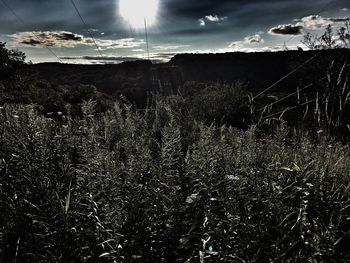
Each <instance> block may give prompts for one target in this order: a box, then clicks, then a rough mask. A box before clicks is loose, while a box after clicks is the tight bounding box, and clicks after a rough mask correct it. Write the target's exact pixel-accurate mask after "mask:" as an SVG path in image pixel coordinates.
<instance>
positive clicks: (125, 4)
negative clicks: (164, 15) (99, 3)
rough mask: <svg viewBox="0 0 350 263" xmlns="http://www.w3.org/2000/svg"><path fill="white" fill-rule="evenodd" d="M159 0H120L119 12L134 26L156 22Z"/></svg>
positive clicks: (138, 26)
mask: <svg viewBox="0 0 350 263" xmlns="http://www.w3.org/2000/svg"><path fill="white" fill-rule="evenodd" d="M158 4H159V0H119V13H120V15H121V16H122V17H123V18H124V19H125V20H126V21H127V22H129V23H130V25H131V26H132V27H135V28H140V27H143V26H144V21H145V19H146V22H147V25H149V26H150V25H152V24H154V23H155V22H156V18H157V12H158Z"/></svg>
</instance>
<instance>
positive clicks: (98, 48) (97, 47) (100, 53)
mask: <svg viewBox="0 0 350 263" xmlns="http://www.w3.org/2000/svg"><path fill="white" fill-rule="evenodd" d="M71 3H72V5H73V7H74V9H75V11H76V12H77V14H78V16H79V17H80V20H81V22H82V23H83V25H84V26H85V29H86V30H87V32H88V33H89V35H90V37H91V39H92V40H93V42H94V44H95V47H96V49H97V51H98V53H99V55H100V56H101V57H103V55H102V52H101V50H100V47H99V46H98V44H97V42H96V39H95V37H94V35H93V34H92V32H91V30H90V29H89V27H88V26H87V24H86V22H85V20H84V18H83V16H82V15H81V13H80V11H79V9H78V7H77V5H76V4H75V2H74V0H71Z"/></svg>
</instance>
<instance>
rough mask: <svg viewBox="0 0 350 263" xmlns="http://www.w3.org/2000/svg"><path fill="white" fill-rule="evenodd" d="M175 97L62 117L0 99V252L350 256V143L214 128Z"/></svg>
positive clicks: (157, 258) (76, 257)
mask: <svg viewBox="0 0 350 263" xmlns="http://www.w3.org/2000/svg"><path fill="white" fill-rule="evenodd" d="M171 101H172V102H171V103H167V102H165V101H162V100H160V101H159V102H158V104H157V107H156V108H152V109H149V110H147V111H143V112H137V111H134V110H132V107H131V106H130V105H128V104H121V103H116V104H115V105H114V107H113V109H111V110H109V111H107V112H105V113H103V114H97V113H96V112H94V107H95V103H93V102H92V101H88V102H84V103H83V109H82V112H83V116H82V118H80V119H71V118H69V117H68V119H67V120H66V122H64V123H62V122H59V121H53V120H51V119H49V118H45V117H42V116H40V115H38V114H37V113H36V112H35V110H34V109H33V107H28V106H27V107H23V106H9V105H7V106H5V107H4V108H1V109H0V210H1V217H0V259H2V260H3V261H4V262H146V263H147V262H271V261H273V262H348V261H349V260H350V253H349V249H348V246H347V244H348V243H349V241H350V237H349V234H348V233H349V231H350V225H349V220H348V219H349V217H350V209H349V200H350V196H349V191H348V189H349V187H350V178H349V163H350V155H349V147H348V146H346V145H340V144H337V143H334V142H327V141H325V140H320V141H317V142H315V143H314V142H311V141H310V140H309V139H308V138H307V137H293V135H290V136H287V135H288V129H287V128H286V127H284V126H282V127H280V128H279V129H277V130H276V131H275V133H274V134H273V135H271V136H263V137H257V135H256V134H257V133H258V131H257V130H256V128H255V127H254V126H253V127H250V128H249V129H248V130H247V131H241V130H236V129H233V128H232V127H227V126H216V125H214V124H213V125H209V126H208V125H205V124H203V123H200V122H198V121H196V120H195V118H194V117H193V115H191V114H188V112H185V114H184V113H183V112H181V110H180V111H179V109H181V108H182V106H181V105H182V102H181V99H179V98H177V99H174V98H173V99H172V100H171ZM169 105H177V107H178V108H177V109H176V110H174V109H173V108H172V107H170V106H169ZM180 106H181V107H180ZM188 126H189V127H191V129H188V131H190V132H188V133H184V132H183V131H184V130H186V129H187V128H185V127H188ZM189 133H190V134H189Z"/></svg>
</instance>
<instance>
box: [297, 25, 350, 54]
mask: <svg viewBox="0 0 350 263" xmlns="http://www.w3.org/2000/svg"><path fill="white" fill-rule="evenodd" d="M301 42H302V43H303V44H304V45H305V46H307V47H308V48H309V49H311V50H319V49H335V48H350V20H347V21H345V23H344V26H342V27H341V28H340V29H338V30H337V32H334V30H333V29H332V26H331V25H328V27H327V28H326V31H325V32H324V33H323V35H322V36H319V35H315V34H311V33H307V34H306V35H305V36H304V39H303V40H302V41H301Z"/></svg>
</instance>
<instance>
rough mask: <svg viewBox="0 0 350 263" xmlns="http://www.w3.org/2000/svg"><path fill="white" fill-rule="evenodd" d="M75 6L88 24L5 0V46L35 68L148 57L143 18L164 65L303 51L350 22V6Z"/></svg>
mask: <svg viewBox="0 0 350 263" xmlns="http://www.w3.org/2000/svg"><path fill="white" fill-rule="evenodd" d="M74 1H75V4H76V7H77V9H78V10H79V11H80V14H81V16H82V19H83V20H84V22H85V25H84V23H83V22H82V20H81V18H80V17H79V15H78V14H77V11H76V10H75V8H74V6H73V5H72V2H71V0H59V1H58V0H0V41H1V42H7V46H8V47H10V48H18V49H20V50H23V51H24V52H25V53H26V54H27V57H28V59H29V60H32V61H33V62H42V61H57V58H56V57H55V56H54V54H56V55H57V56H58V57H59V58H60V59H61V60H62V61H64V62H69V63H115V62H120V61H124V60H128V59H131V60H132V59H135V58H146V57H147V51H146V50H147V48H146V41H145V31H144V28H142V26H141V25H142V23H140V21H141V22H142V20H143V19H142V17H146V18H147V19H146V21H147V20H148V21H149V26H148V37H149V51H150V56H151V58H152V59H154V60H165V59H167V58H169V57H171V56H172V55H173V54H175V53H180V52H231V51H245V52H250V51H273V50H279V49H282V48H283V46H284V43H286V45H287V46H288V47H289V48H290V49H292V48H296V47H297V46H301V47H302V44H301V43H300V40H301V39H302V38H303V34H305V33H307V32H312V33H316V34H322V32H323V30H324V28H325V27H326V26H327V25H329V24H331V25H332V26H334V27H339V26H340V25H341V24H343V23H344V20H345V19H346V18H348V17H350V1H349V0H313V1H311V0H307V1H306V0H98V1H96V0H74ZM120 1H121V2H120ZM122 2H123V3H122ZM157 2H159V3H157ZM4 3H5V4H4ZM6 5H7V6H6ZM10 9H12V11H13V12H14V13H13V12H12V11H11V10H10ZM144 12H146V14H144ZM15 15H17V17H16V16H15ZM90 33H91V34H92V35H93V36H94V38H95V41H94V39H93V38H92V37H91V35H90ZM47 47H49V49H50V50H52V51H53V53H54V54H52V53H51V52H50V50H49V49H48V48H47ZM97 47H98V48H97Z"/></svg>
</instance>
